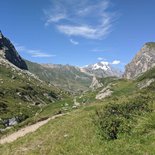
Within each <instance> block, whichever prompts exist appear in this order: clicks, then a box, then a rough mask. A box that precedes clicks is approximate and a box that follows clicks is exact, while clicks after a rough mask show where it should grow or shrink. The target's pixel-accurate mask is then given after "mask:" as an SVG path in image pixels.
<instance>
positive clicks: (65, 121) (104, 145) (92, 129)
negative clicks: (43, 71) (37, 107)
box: [0, 104, 155, 155]
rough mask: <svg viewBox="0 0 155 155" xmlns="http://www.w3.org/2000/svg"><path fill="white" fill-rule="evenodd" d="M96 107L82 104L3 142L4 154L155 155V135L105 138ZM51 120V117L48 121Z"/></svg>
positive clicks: (1, 146) (1, 148)
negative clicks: (96, 121)
mask: <svg viewBox="0 0 155 155" xmlns="http://www.w3.org/2000/svg"><path fill="white" fill-rule="evenodd" d="M96 106H98V108H100V106H102V105H101V104H98V105H90V106H86V107H81V108H80V109H78V110H75V111H72V112H70V113H69V114H68V115H65V116H62V117H60V118H58V119H54V120H49V121H48V123H47V124H45V125H44V126H41V127H40V128H39V129H38V130H36V131H35V132H33V133H29V134H27V135H26V136H24V137H21V138H19V139H17V140H16V141H14V142H13V143H8V144H4V145H0V152H1V155H60V154H62V155H102V154H106V155H131V154H134V155H141V154H148V155H153V154H154V152H155V148H154V145H155V134H154V132H150V133H149V134H144V135H138V134H137V135H134V136H128V135H126V136H123V137H121V138H119V139H116V140H111V141H104V140H101V138H100V136H99V135H98V134H97V132H96V131H97V128H96V126H95V125H94V124H93V122H92V116H93V115H94V111H95V109H96ZM46 121H47V120H46Z"/></svg>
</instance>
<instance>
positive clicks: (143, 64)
mask: <svg viewBox="0 0 155 155" xmlns="http://www.w3.org/2000/svg"><path fill="white" fill-rule="evenodd" d="M154 66H155V42H149V43H146V44H145V45H144V46H143V47H142V49H141V50H140V51H139V52H138V53H137V55H136V56H135V57H134V58H133V60H132V61H131V62H130V63H129V64H128V65H126V67H125V73H124V75H123V77H124V78H127V79H135V78H136V77H138V76H140V75H141V74H142V73H144V72H146V71H147V70H149V69H151V68H152V67H154Z"/></svg>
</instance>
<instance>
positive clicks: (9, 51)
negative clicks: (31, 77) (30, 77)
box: [0, 31, 27, 70]
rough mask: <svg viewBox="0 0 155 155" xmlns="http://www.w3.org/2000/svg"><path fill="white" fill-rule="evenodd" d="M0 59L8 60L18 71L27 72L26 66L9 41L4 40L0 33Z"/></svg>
mask: <svg viewBox="0 0 155 155" xmlns="http://www.w3.org/2000/svg"><path fill="white" fill-rule="evenodd" d="M0 57H1V58H3V59H6V60H8V61H9V62H11V63H12V64H14V65H15V66H17V67H18V68H20V69H24V70H27V65H26V63H25V61H24V60H23V59H22V58H21V56H20V55H19V54H18V53H17V51H16V49H15V47H14V46H13V44H12V43H11V42H10V40H9V39H7V38H5V37H4V36H3V34H2V33H1V31H0Z"/></svg>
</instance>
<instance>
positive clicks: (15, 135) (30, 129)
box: [0, 114, 65, 144]
mask: <svg viewBox="0 0 155 155" xmlns="http://www.w3.org/2000/svg"><path fill="white" fill-rule="evenodd" d="M64 115H65V114H59V115H55V116H53V117H51V118H48V119H46V120H43V121H40V122H37V123H35V124H33V125H30V126H27V127H25V128H23V129H20V130H18V131H17V132H14V133H12V134H11V135H8V136H6V137H4V138H2V139H0V144H5V143H11V142H13V141H15V140H17V139H18V138H20V137H23V136H25V135H26V134H28V133H31V132H34V131H36V130H37V129H38V128H40V127H41V126H43V125H45V124H46V123H48V122H49V121H50V120H53V119H56V118H58V117H61V116H64Z"/></svg>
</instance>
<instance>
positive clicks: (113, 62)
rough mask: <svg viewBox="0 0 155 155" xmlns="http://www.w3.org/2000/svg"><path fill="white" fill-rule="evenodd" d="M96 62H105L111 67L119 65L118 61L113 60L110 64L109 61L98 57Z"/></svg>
mask: <svg viewBox="0 0 155 155" xmlns="http://www.w3.org/2000/svg"><path fill="white" fill-rule="evenodd" d="M97 60H99V61H106V62H107V63H108V64H111V65H118V64H120V63H121V61H120V60H113V61H112V62H110V61H107V60H106V59H105V58H103V57H98V58H97Z"/></svg>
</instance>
